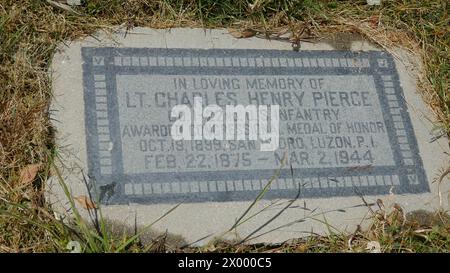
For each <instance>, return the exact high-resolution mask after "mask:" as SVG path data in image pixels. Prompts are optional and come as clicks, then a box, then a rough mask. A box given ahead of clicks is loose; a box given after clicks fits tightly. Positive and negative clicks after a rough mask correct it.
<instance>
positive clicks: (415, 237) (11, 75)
mask: <svg viewBox="0 0 450 273" xmlns="http://www.w3.org/2000/svg"><path fill="white" fill-rule="evenodd" d="M73 9H74V10H75V12H71V11H67V10H64V9H61V8H57V7H54V6H52V5H50V4H49V3H48V2H47V1H44V0H19V1H17V0H0V121H1V123H0V231H1V232H0V251H5V252H32V251H67V250H66V245H67V243H68V242H69V241H72V240H76V241H78V242H80V244H81V245H82V249H83V251H86V252H96V251H97V252H98V251H131V252H138V251H164V250H171V249H170V248H169V247H168V244H167V239H166V238H164V236H163V237H157V238H153V239H152V240H147V241H145V242H144V240H143V239H142V238H143V237H144V236H137V237H139V238H137V237H136V236H134V235H135V233H133V232H131V231H130V230H127V229H126V228H123V229H121V230H120V232H119V234H117V232H113V227H112V225H111V224H110V223H108V222H102V223H101V225H100V226H95V225H92V224H90V223H85V222H83V220H82V219H73V220H71V221H69V222H68V223H63V222H62V221H60V220H58V219H56V218H55V216H54V214H53V212H52V211H51V209H50V208H49V207H48V204H47V203H46V202H45V200H44V198H43V191H44V187H45V183H44V181H45V180H46V179H47V177H48V176H49V175H50V174H51V173H53V174H54V170H53V171H52V161H53V159H54V158H55V157H56V156H57V155H58V147H55V145H54V136H53V135H54V132H53V129H52V128H51V126H50V121H49V117H48V106H49V101H50V98H51V79H50V77H49V75H48V73H47V72H48V68H49V65H50V62H51V58H52V55H53V53H54V50H55V48H56V45H57V44H58V43H60V42H62V41H64V40H69V39H76V38H79V37H82V36H85V35H89V34H91V33H93V32H95V31H96V30H98V29H100V28H110V27H111V26H113V25H125V26H127V27H134V26H150V27H156V28H166V27H186V26H194V27H211V28H216V27H232V28H236V29H241V28H242V29H253V30H255V31H257V32H258V35H262V36H268V37H272V38H273V37H276V35H277V33H280V31H284V30H290V31H291V32H292V33H293V37H292V38H293V39H294V40H298V41H300V45H301V43H302V41H303V40H307V39H310V38H311V37H317V36H321V35H326V34H327V33H329V32H351V33H360V34H362V35H364V36H367V37H368V38H369V39H371V40H376V42H378V43H380V44H382V45H386V44H390V43H398V44H401V45H402V46H405V47H406V48H408V49H410V50H412V51H414V52H416V53H417V54H418V55H420V56H422V59H423V61H424V66H425V67H424V74H423V75H422V77H420V79H419V83H420V87H421V92H422V93H423V96H424V99H425V100H426V102H427V103H428V104H429V106H430V109H432V110H433V112H434V114H435V117H436V120H437V121H438V122H437V123H436V128H438V129H439V130H441V131H444V132H446V133H447V134H449V133H450V98H449V96H450V90H449V65H450V52H449V44H450V28H449V26H450V19H449V9H450V8H449V5H448V3H447V1H439V0H424V1H422V0H408V1H406V0H397V1H387V0H385V1H383V5H382V6H379V7H368V6H366V5H365V1H353V0H351V1H350V0H349V1H330V0H329V1H326V0H322V1H313V0H305V1H301V0H297V1H293V0H290V1H288V0H279V1H275V0H251V1H242V0H224V1H212V0H185V1H175V0H170V1H169V0H160V1H150V0H147V1H136V0H131V1H120V0H87V1H84V4H83V6H80V7H74V8H73ZM380 33H381V34H383V35H380V37H384V38H383V39H377V37H378V36H377V35H378V34H380ZM33 163H42V164H43V165H42V166H43V167H42V168H41V170H40V172H39V174H38V176H37V178H36V179H35V180H34V181H33V182H32V183H22V182H21V180H20V170H21V169H23V168H24V166H26V165H28V164H33ZM378 213H379V214H380V215H381V216H380V215H378V214H377V215H376V216H374V220H373V225H372V226H371V227H369V228H368V229H366V230H363V231H358V232H355V234H344V233H336V232H334V233H330V234H329V235H328V236H315V235H312V236H310V237H308V238H306V239H302V240H296V241H292V242H289V243H285V244H280V245H272V246H267V245H250V246H248V245H242V244H236V243H231V242H221V241H217V242H213V243H212V244H211V245H209V246H207V247H205V248H185V249H183V251H189V252H201V251H225V252H242V251H273V252H329V251H333V252H341V251H343V252H345V251H366V250H365V247H366V245H367V242H369V241H378V242H380V244H381V246H382V250H383V251H388V252H390V251H392V252H430V251H431V252H442V251H449V222H448V217H447V216H446V214H445V213H442V212H436V213H431V214H430V213H428V214H425V213H423V214H421V216H420V217H418V219H421V220H419V221H418V220H417V219H415V218H414V216H411V217H412V218H411V219H407V221H403V220H404V219H400V218H401V217H403V216H402V215H400V214H399V213H398V209H396V208H391V209H388V211H384V210H382V209H380V210H379V211H378ZM248 215H250V216H251V215H252V214H251V213H249V214H248ZM419 215H420V214H419ZM423 219H431V220H429V221H428V222H423V221H422V220H423ZM155 220H156V219H155ZM400 220H401V221H400ZM231 225H232V223H230V226H231ZM141 235H142V234H141ZM130 239H133V240H130ZM134 239H136V240H134ZM350 239H351V244H350V245H349V243H348V242H349V240H350Z"/></svg>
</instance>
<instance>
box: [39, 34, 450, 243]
mask: <svg viewBox="0 0 450 273" xmlns="http://www.w3.org/2000/svg"><path fill="white" fill-rule="evenodd" d="M345 39H348V37H347V38H345ZM351 39H353V38H351ZM342 48H343V47H342V46H341V45H335V44H333V42H330V41H326V40H323V41H321V42H318V43H303V44H302V47H301V49H300V51H298V52H296V51H293V50H292V46H291V45H290V44H289V43H285V42H282V41H270V40H265V39H259V38H256V37H253V38H249V39H236V38H233V37H232V36H231V35H229V34H228V32H227V30H203V29H168V30H155V29H147V28H135V29H133V30H131V31H130V30H127V31H123V32H122V31H120V30H119V31H118V32H117V33H115V34H113V35H110V34H107V33H98V34H97V35H96V37H95V38H86V39H83V40H80V41H71V42H68V43H67V45H62V46H61V48H60V49H61V51H60V52H58V53H57V54H56V55H55V57H54V59H53V62H52V79H53V92H54V97H53V101H52V104H51V115H52V116H51V118H52V119H51V120H52V121H53V125H54V128H55V129H56V142H57V147H58V155H59V157H60V158H61V159H63V160H62V161H61V163H58V167H59V169H60V171H61V174H62V177H63V179H64V181H65V182H66V184H67V186H68V189H69V190H70V194H71V195H72V196H82V195H85V196H87V195H88V194H89V193H88V189H90V190H91V193H93V194H94V195H93V198H94V199H97V198H99V199H100V200H101V204H102V205H101V207H102V213H103V215H104V216H105V217H106V218H109V219H112V220H116V221H120V222H123V223H124V224H126V225H129V226H134V225H135V224H138V225H140V226H145V225H148V224H150V223H153V222H154V221H155V219H159V218H160V217H161V215H164V214H165V213H166V212H168V211H171V212H170V214H169V215H167V216H165V217H164V218H162V219H160V220H159V221H158V222H157V223H155V224H154V225H153V228H154V229H156V231H158V232H165V231H168V232H169V233H172V234H177V235H181V236H182V237H183V238H184V239H185V240H186V242H196V243H198V244H204V243H206V242H208V241H209V240H211V239H212V238H213V237H214V236H224V231H226V230H229V229H230V227H231V226H232V225H233V224H234V223H235V221H236V219H238V218H239V217H240V216H241V215H242V213H243V212H244V211H246V210H247V208H249V206H251V205H252V202H253V200H254V199H255V198H256V197H257V196H258V194H259V193H260V192H261V191H262V190H263V189H264V187H265V186H266V185H268V183H269V182H270V188H269V190H268V191H267V192H266V193H265V195H264V198H263V199H261V200H259V201H258V202H257V203H256V204H254V205H253V207H252V211H251V212H250V214H251V215H254V217H251V219H248V221H245V224H242V225H239V227H238V228H236V230H233V234H232V235H233V236H232V237H233V238H234V237H239V238H246V237H247V236H249V235H251V242H281V241H284V240H287V239H290V238H295V237H301V236H303V235H304V234H305V233H306V234H310V232H314V233H326V232H327V231H328V228H329V226H327V225H324V224H323V221H324V219H325V220H326V221H327V223H328V224H329V225H331V226H332V227H334V228H336V229H337V230H339V231H340V232H341V231H349V232H354V230H355V228H356V226H357V225H361V224H362V225H364V223H365V221H364V219H367V218H370V213H369V211H371V209H376V207H374V208H371V209H369V208H368V207H367V205H368V204H376V203H377V199H381V200H383V202H384V205H385V208H386V209H387V210H389V208H391V207H393V206H394V205H393V204H399V205H400V206H402V208H403V209H404V210H405V211H406V212H407V211H412V210H416V209H427V210H435V209H436V208H442V207H444V208H448V200H447V199H446V196H447V195H448V193H449V185H448V183H433V181H436V177H439V175H440V173H442V170H443V169H445V168H447V167H448V164H449V158H448V154H449V149H448V140H447V139H445V138H436V136H435V135H433V134H432V133H431V132H432V131H433V128H435V126H434V122H433V120H434V117H433V115H432V114H430V112H429V111H428V108H427V107H426V106H425V104H424V102H423V100H422V98H421V97H420V95H419V88H418V87H417V84H416V77H417V75H418V73H419V72H420V60H419V59H418V58H417V57H416V56H410V55H409V53H408V52H406V51H404V50H401V49H399V48H394V49H391V52H392V54H391V53H388V52H386V51H383V50H380V49H379V48H377V47H376V46H374V45H372V44H370V43H368V42H367V41H365V40H358V39H353V40H350V41H347V40H346V44H345V47H344V48H345V50H342ZM338 49H339V50H338ZM194 97H201V98H202V102H203V104H204V106H205V107H206V106H210V105H217V106H218V107H220V108H224V107H226V106H227V105H243V106H248V105H278V106H279V119H280V122H279V129H280V130H279V145H278V148H277V149H276V150H274V151H261V149H260V148H261V146H260V144H261V143H260V142H259V141H258V140H256V141H255V140H248V139H247V140H205V139H202V140H192V141H190V140H174V139H173V138H172V136H171V125H172V124H173V123H174V119H173V118H171V117H170V112H171V110H172V108H173V107H174V106H176V105H180V104H182V105H187V106H189V108H191V106H192V103H193V100H194ZM194 111H195V109H194ZM225 130H226V129H225ZM58 181H59V180H58V179H55V177H53V178H51V179H50V180H49V183H48V187H47V189H48V195H47V196H48V198H49V200H50V203H51V204H52V206H53V208H54V209H55V210H56V211H58V212H60V213H64V214H70V213H71V209H70V205H69V203H68V202H67V196H66V195H65V193H64V191H63V189H62V188H61V187H60V184H59V182H58ZM86 182H87V183H86ZM361 196H364V198H365V200H366V201H367V202H366V203H365V202H363V201H362V199H361ZM294 198H297V199H296V200H295V201H294V202H293V203H291V202H292V200H293V199H294ZM180 203H181V205H180V206H178V207H177V208H176V209H175V210H173V211H172V210H171V209H172V208H173V207H174V206H176V205H177V204H180ZM286 204H291V205H290V206H289V208H288V209H285V206H286ZM76 205H77V206H78V207H79V204H76ZM80 211H81V213H83V216H84V217H86V218H88V217H89V215H88V213H87V212H86V211H85V210H83V209H81V210H80ZM254 213H256V214H254ZM268 221H270V223H268ZM261 227H263V228H261ZM255 230H256V231H257V232H256V233H254V232H255ZM228 235H229V236H231V234H228ZM229 236H228V237H229Z"/></svg>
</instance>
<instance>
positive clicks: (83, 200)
mask: <svg viewBox="0 0 450 273" xmlns="http://www.w3.org/2000/svg"><path fill="white" fill-rule="evenodd" d="M73 199H75V200H76V201H77V202H78V203H79V204H80V205H81V206H82V207H83V208H84V209H87V210H91V209H96V208H97V206H96V205H95V203H94V202H92V200H91V199H89V197H87V196H85V195H80V196H77V197H74V198H73Z"/></svg>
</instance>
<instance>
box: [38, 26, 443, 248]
mask: <svg viewBox="0 0 450 273" xmlns="http://www.w3.org/2000/svg"><path fill="white" fill-rule="evenodd" d="M180 40H181V42H180ZM82 46H90V47H97V46H100V47H105V46H110V47H117V46H123V47H136V48H139V47H155V48H158V47H159V48H202V49H210V48H236V49H237V48H241V49H246V48H247V49H250V48H251V49H279V50H292V47H291V45H290V43H286V42H282V41H269V40H265V39H260V38H256V37H252V38H247V39H236V38H233V37H232V36H231V35H229V34H228V33H227V30H223V29H213V30H204V29H183V28H176V29H165V30H161V29H158V30H155V29H147V28H135V29H132V30H131V31H128V32H127V33H126V35H125V32H124V31H123V30H122V31H119V32H118V33H116V34H107V33H101V32H100V33H99V34H98V35H96V37H95V38H93V37H88V38H86V39H84V40H80V41H69V42H68V43H67V46H66V45H61V46H60V47H59V49H58V52H57V53H56V54H55V56H54V59H53V62H52V68H51V75H52V78H53V80H52V84H53V100H52V103H51V108H50V109H51V112H50V113H51V118H52V119H51V120H52V124H53V126H54V128H55V129H56V131H57V133H56V143H57V146H58V147H59V148H58V156H59V157H60V158H61V161H60V162H57V166H58V167H59V168H60V171H61V173H62V178H63V179H64V181H65V182H66V184H67V185H68V187H69V189H70V191H71V195H72V196H80V195H87V191H86V186H85V184H84V182H83V175H82V173H84V174H85V175H86V176H87V159H86V157H87V155H86V140H85V139H86V129H85V121H84V98H83V82H82V70H81V67H82V59H81V47H82ZM333 49H334V47H333V45H331V44H329V43H320V42H319V43H315V44H312V43H304V44H302V48H301V50H333ZM351 50H352V51H367V50H380V49H379V48H377V47H376V46H374V45H372V44H370V43H369V42H367V41H355V42H353V43H352V45H351ZM392 53H393V56H394V58H395V63H396V66H397V70H398V73H399V77H400V83H401V85H402V89H403V92H404V97H405V100H406V103H407V107H408V111H409V114H410V117H411V120H412V124H413V128H414V132H415V134H416V138H417V141H418V145H419V151H420V155H421V157H422V160H423V164H424V168H425V170H426V173H427V177H428V180H429V186H430V189H431V192H430V193H425V194H413V195H397V194H395V189H393V190H392V194H390V195H382V196H368V197H367V198H366V199H367V201H368V202H374V201H375V200H377V199H382V200H383V201H384V204H385V206H386V207H389V206H390V205H392V204H394V203H398V204H400V205H401V206H402V207H403V208H404V209H405V210H406V211H412V210H416V209H426V210H435V209H437V208H439V207H443V208H445V209H448V208H449V204H448V202H449V200H447V195H448V192H449V189H450V185H449V183H443V184H439V183H432V182H433V181H434V180H435V179H436V178H437V177H438V175H439V172H440V171H441V170H442V169H444V168H447V167H448V166H449V164H450V160H449V157H448V155H446V154H445V153H447V154H448V152H449V148H448V143H447V139H445V138H440V139H437V140H436V141H431V139H432V137H433V135H432V134H431V131H432V129H433V122H432V120H434V119H433V116H432V114H431V111H429V109H428V107H427V106H426V105H425V104H424V102H423V101H422V99H421V96H420V95H418V94H419V91H418V89H417V85H416V75H417V73H418V72H419V71H418V70H417V68H418V67H420V66H418V65H417V63H418V58H415V57H414V56H411V55H410V54H409V53H408V52H406V51H405V50H402V49H400V48H396V49H392ZM86 178H87V177H86ZM88 179H89V178H88ZM48 182H49V183H48V187H47V189H48V190H47V194H46V196H47V198H48V200H49V201H50V203H51V204H53V207H54V208H55V210H56V211H58V212H59V213H61V214H68V215H70V212H68V211H70V210H69V203H68V201H67V198H66V196H65V195H64V193H63V192H62V189H61V187H60V186H59V182H58V181H57V178H55V177H52V178H50V179H49V181H48ZM439 192H440V194H439ZM286 201H287V200H280V202H281V203H283V202H284V203H286ZM304 202H305V203H304ZM250 203H251V201H239V202H222V203H213V202H206V203H189V204H182V205H181V206H180V207H178V208H177V209H176V210H174V211H173V212H172V213H170V214H169V215H168V216H166V217H165V218H164V219H162V220H161V221H160V222H158V223H157V224H155V229H156V230H158V231H161V232H164V231H166V229H168V231H169V232H171V233H174V234H179V235H181V236H183V237H184V238H185V239H186V241H189V242H193V241H197V240H198V239H200V238H203V237H204V236H207V235H211V234H213V235H211V236H209V237H207V238H206V239H203V240H200V241H199V242H197V244H204V243H206V242H207V241H209V240H210V239H212V238H213V237H214V236H218V235H220V234H221V231H225V230H227V229H229V228H230V227H231V226H232V225H233V223H234V221H235V219H236V218H237V217H238V216H239V215H240V214H241V213H242V212H243V211H244V210H245V209H246V208H247V207H248V206H249V205H250ZM361 203H362V202H361V199H360V198H359V197H333V198H317V199H306V200H298V201H296V204H297V205H298V206H304V204H306V205H307V206H308V208H316V209H317V211H318V212H319V211H321V212H323V213H324V214H323V215H320V216H318V217H317V218H318V219H316V220H314V219H308V220H307V221H305V222H303V223H298V224H297V225H295V228H294V227H288V228H286V229H285V230H283V231H282V230H277V231H274V232H272V233H269V234H266V235H264V236H261V237H258V238H256V239H254V240H252V241H251V242H280V241H284V240H287V239H290V238H294V237H301V236H304V235H307V234H309V232H311V231H313V232H316V233H326V232H327V227H325V225H324V224H323V220H324V219H325V218H326V219H327V222H328V223H329V224H330V225H331V226H333V227H335V228H336V229H337V230H340V231H354V228H355V225H356V224H360V222H364V221H363V219H367V217H368V214H367V211H368V209H367V208H364V207H354V206H357V205H361ZM336 204H340V206H339V207H340V208H341V207H342V208H344V209H345V208H346V211H347V212H346V213H342V212H332V213H327V211H328V210H330V209H336ZM77 206H78V207H79V208H80V211H81V212H82V214H83V216H84V217H88V215H87V211H85V210H83V209H82V208H81V207H80V206H79V204H77ZM265 206H273V210H270V211H268V212H265V213H263V214H261V216H260V217H257V218H256V219H254V221H250V222H249V223H246V224H245V225H243V226H242V227H239V228H238V229H237V231H236V233H235V234H233V236H229V237H228V238H235V236H237V237H238V238H243V237H245V235H246V234H249V233H250V232H251V231H253V230H255V229H256V228H258V227H259V226H260V225H262V224H263V223H264V222H265V220H266V219H267V217H270V215H272V214H273V213H274V211H277V210H279V205H278V207H277V206H275V205H274V204H273V203H272V201H269V200H262V201H260V202H258V204H257V205H256V206H255V211H257V210H258V209H262V208H264V207H265ZM171 207H173V204H153V205H151V206H149V205H147V206H146V205H142V204H132V203H130V204H127V205H112V206H104V207H103V208H102V210H103V214H104V215H106V217H108V218H110V219H113V220H116V221H120V222H123V223H124V224H127V225H133V224H134V221H135V217H136V220H137V223H138V225H140V226H145V225H146V224H149V223H150V222H152V221H153V220H155V219H157V218H158V217H159V216H161V215H162V214H163V213H164V212H166V211H168V210H169V209H170V208H171ZM299 214H301V215H305V211H301V212H300V211H298V210H297V211H294V210H290V211H286V212H285V213H283V214H282V215H280V216H279V218H278V219H277V220H276V221H275V223H272V225H269V226H268V227H267V228H270V226H271V227H274V226H275V227H276V226H278V225H281V224H283V223H288V222H291V221H292V220H293V219H295V217H298V215H299ZM264 215H266V216H267V217H266V218H264V217H263V216H264ZM236 234H238V235H236Z"/></svg>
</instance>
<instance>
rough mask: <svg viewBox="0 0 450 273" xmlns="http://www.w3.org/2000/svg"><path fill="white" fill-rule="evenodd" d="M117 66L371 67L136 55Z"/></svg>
mask: <svg viewBox="0 0 450 273" xmlns="http://www.w3.org/2000/svg"><path fill="white" fill-rule="evenodd" d="M114 65H115V66H131V67H133V66H137V67H173V66H182V67H239V68H241V67H324V68H325V67H329V68H336V67H358V68H368V67H370V63H369V59H368V58H319V57H310V58H279V57H277V58H265V57H259V58H258V57H252V58H242V57H193V56H191V57H151V56H147V57H135V56H116V57H114Z"/></svg>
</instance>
